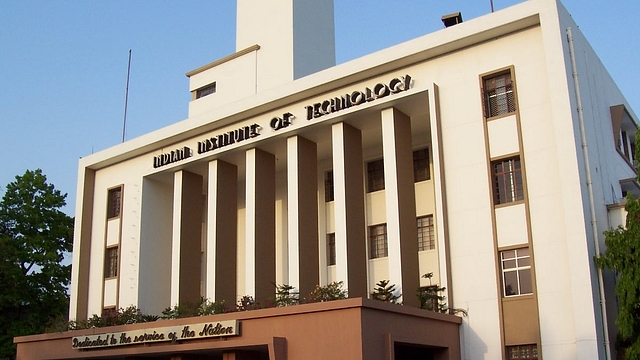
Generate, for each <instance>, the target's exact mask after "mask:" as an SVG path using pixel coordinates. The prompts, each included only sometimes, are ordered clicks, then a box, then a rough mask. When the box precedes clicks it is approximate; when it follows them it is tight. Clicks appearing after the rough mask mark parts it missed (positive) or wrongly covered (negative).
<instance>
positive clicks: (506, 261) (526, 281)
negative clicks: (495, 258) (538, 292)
mask: <svg viewBox="0 0 640 360" xmlns="http://www.w3.org/2000/svg"><path fill="white" fill-rule="evenodd" d="M500 263H501V267H502V289H503V294H504V296H505V297H508V296H517V295H526V294H532V293H533V284H532V282H531V256H530V255H529V248H521V249H514V250H506V251H501V252H500Z"/></svg>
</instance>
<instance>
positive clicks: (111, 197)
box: [107, 187, 122, 219]
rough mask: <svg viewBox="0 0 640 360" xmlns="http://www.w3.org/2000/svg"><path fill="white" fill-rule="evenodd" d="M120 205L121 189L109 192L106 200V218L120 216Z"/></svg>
mask: <svg viewBox="0 0 640 360" xmlns="http://www.w3.org/2000/svg"><path fill="white" fill-rule="evenodd" d="M121 205H122V187H118V188H115V189H111V190H109V194H108V199H107V218H108V219H111V218H115V217H118V216H120V208H121Z"/></svg>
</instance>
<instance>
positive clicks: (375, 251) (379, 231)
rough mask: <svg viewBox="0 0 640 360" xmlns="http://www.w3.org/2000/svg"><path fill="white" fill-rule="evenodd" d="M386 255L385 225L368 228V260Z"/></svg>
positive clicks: (387, 251)
mask: <svg viewBox="0 0 640 360" xmlns="http://www.w3.org/2000/svg"><path fill="white" fill-rule="evenodd" d="M388 253H389V250H388V247H387V224H379V225H373V226H369V255H370V256H369V258H370V259H377V258H381V257H386V256H387V255H388Z"/></svg>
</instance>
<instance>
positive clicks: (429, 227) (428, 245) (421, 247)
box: [416, 214, 436, 251]
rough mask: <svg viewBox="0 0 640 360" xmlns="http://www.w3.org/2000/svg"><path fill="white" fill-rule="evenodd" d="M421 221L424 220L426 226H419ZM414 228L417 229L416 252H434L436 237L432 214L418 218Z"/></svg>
mask: <svg viewBox="0 0 640 360" xmlns="http://www.w3.org/2000/svg"><path fill="white" fill-rule="evenodd" d="M421 220H426V224H421ZM416 226H417V229H418V251H428V250H435V248H436V236H435V225H434V221H433V214H429V215H424V216H418V217H417V218H416Z"/></svg>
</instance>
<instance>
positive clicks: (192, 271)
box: [171, 170, 202, 305]
mask: <svg viewBox="0 0 640 360" xmlns="http://www.w3.org/2000/svg"><path fill="white" fill-rule="evenodd" d="M201 241H202V176H200V175H197V174H194V173H191V172H188V171H184V170H180V171H176V172H175V173H174V177H173V231H172V238H171V243H172V245H171V269H172V270H171V304H172V305H176V304H182V303H193V302H197V301H199V300H200V257H201V253H200V244H201Z"/></svg>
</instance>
